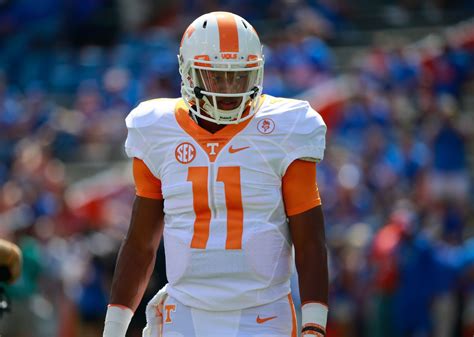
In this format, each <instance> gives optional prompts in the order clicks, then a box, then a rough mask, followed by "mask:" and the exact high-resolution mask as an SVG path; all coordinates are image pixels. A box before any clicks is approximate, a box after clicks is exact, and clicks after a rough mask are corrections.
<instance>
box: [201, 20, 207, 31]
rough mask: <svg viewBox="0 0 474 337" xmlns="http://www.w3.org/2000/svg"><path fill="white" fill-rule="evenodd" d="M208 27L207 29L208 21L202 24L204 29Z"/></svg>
mask: <svg viewBox="0 0 474 337" xmlns="http://www.w3.org/2000/svg"><path fill="white" fill-rule="evenodd" d="M206 27H207V20H206V21H204V23H203V24H202V28H204V29H206Z"/></svg>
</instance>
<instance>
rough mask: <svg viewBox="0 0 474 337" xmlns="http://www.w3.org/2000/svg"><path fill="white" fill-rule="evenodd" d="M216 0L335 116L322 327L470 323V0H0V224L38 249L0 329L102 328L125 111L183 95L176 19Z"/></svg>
mask: <svg viewBox="0 0 474 337" xmlns="http://www.w3.org/2000/svg"><path fill="white" fill-rule="evenodd" d="M213 10H229V11H232V12H235V13H237V14H239V15H241V16H243V17H245V18H247V19H248V20H249V21H250V22H251V23H252V24H253V25H254V26H255V28H256V29H257V31H258V32H259V34H260V37H261V39H262V41H263V43H264V44H265V50H264V51H265V56H266V64H265V83H264V91H265V92H266V93H269V94H272V95H276V96H280V95H281V96H286V97H297V98H303V99H307V100H309V101H310V102H311V103H312V105H313V107H314V108H315V109H316V110H318V111H319V112H320V113H321V114H322V115H323V117H324V118H325V120H326V122H327V124H328V126H329V133H328V138H327V140H328V141H327V143H328V147H327V151H326V155H325V160H324V161H323V163H322V164H321V165H319V166H318V181H319V185H320V191H321V194H322V198H323V205H324V212H325V216H326V228H327V239H328V246H329V255H330V282H331V294H330V308H331V310H330V318H329V334H328V335H329V336H331V337H390V336H397V337H400V336H402V337H415V336H416V337H422V336H437V337H467V336H469V337H472V335H473V333H474V212H473V202H474V193H473V188H474V187H473V184H472V181H473V179H472V178H473V165H474V158H473V153H474V151H473V145H474V144H473V143H474V138H473V130H474V118H473V116H474V95H473V93H474V81H473V80H474V77H473V74H474V20H473V15H474V3H473V2H472V1H468V0H464V1H446V0H436V1H434V0H431V1H428V0H426V1H422V0H400V1H396V0H393V1H389V0H385V1H373V0H361V1H354V2H353V1H347V0H306V1H303V0H274V1H270V0H261V1H250V0H220V1H219V0H206V1H199V2H198V1H191V0H175V1H173V3H171V2H168V1H159V0H154V1H153V0H142V1H128V0H67V1H62V0H42V1H35V0H2V1H0V237H2V238H8V239H11V240H13V241H14V242H17V243H18V244H19V245H20V246H21V248H22V251H23V254H24V270H23V276H22V278H21V279H20V280H19V281H18V282H17V283H16V284H15V285H13V286H9V287H7V291H8V293H9V295H10V296H11V298H12V300H13V312H12V313H10V314H7V315H5V316H4V317H3V318H1V319H0V335H2V336H3V337H46V336H47V337H51V336H57V337H75V336H81V337H88V336H100V335H101V328H102V322H103V317H104V313H105V308H106V304H107V296H108V292H109V289H110V282H111V277H112V273H113V268H114V259H115V256H116V253H117V250H118V246H119V243H120V239H121V237H122V236H123V234H124V232H125V231H126V229H127V226H128V221H129V216H130V210H131V202H132V200H133V195H134V193H133V187H132V181H131V174H130V165H129V161H128V160H127V159H126V158H125V155H124V151H123V142H124V139H125V137H126V129H125V125H124V122H123V119H124V117H125V116H126V114H127V113H128V111H129V110H130V109H131V108H133V107H134V106H136V105H137V103H138V102H139V101H141V100H146V99H149V98H155V97H176V96H178V95H179V83H180V79H179V76H178V70H177V60H176V54H177V51H178V43H179V41H180V38H181V34H182V32H183V31H184V29H185V27H186V26H187V25H188V24H189V23H190V22H192V20H193V19H194V18H195V17H197V16H199V15H201V14H203V13H205V12H208V11H213ZM157 268H163V260H162V259H159V260H158V261H157ZM161 277H162V275H161ZM163 282H164V280H163V278H161V279H160V278H159V275H156V274H155V276H154V277H153V279H152V282H151V283H150V289H149V292H148V293H147V298H149V297H150V296H151V294H152V293H153V291H155V290H156V289H157V288H158V287H159V286H160V284H162V283H163ZM297 303H298V302H297ZM143 324H144V322H143V315H137V317H136V318H135V319H134V322H133V324H132V327H131V331H130V334H129V336H140V332H139V331H140V330H139V329H140V328H141V327H142V325H143Z"/></svg>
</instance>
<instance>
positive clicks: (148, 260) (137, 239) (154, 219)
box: [103, 159, 164, 337]
mask: <svg viewBox="0 0 474 337" xmlns="http://www.w3.org/2000/svg"><path fill="white" fill-rule="evenodd" d="M133 166H134V167H133V172H134V178H135V185H136V188H137V196H136V198H135V201H134V204H133V211H132V217H131V221H130V227H129V230H128V233H127V235H126V237H125V238H124V240H123V242H122V245H121V248H120V251H119V254H118V259H117V264H116V267H115V272H114V277H113V281H112V290H111V295H110V305H109V307H108V309H107V316H106V320H105V327H104V334H103V336H104V337H125V333H126V331H127V328H128V324H129V323H130V320H131V318H132V316H133V313H134V311H135V310H136V308H137V307H138V304H139V303H140V301H141V299H142V297H143V294H144V292H145V289H146V287H147V285H148V282H149V280H150V276H151V273H152V272H153V267H154V265H155V258H156V251H157V249H158V245H159V243H160V240H161V235H162V233H163V218H164V213H163V199H162V197H161V183H160V182H159V180H158V179H156V178H154V177H153V176H151V175H150V174H151V173H150V172H149V170H148V169H147V167H146V166H145V164H144V163H143V162H142V161H140V160H138V159H134V165H133Z"/></svg>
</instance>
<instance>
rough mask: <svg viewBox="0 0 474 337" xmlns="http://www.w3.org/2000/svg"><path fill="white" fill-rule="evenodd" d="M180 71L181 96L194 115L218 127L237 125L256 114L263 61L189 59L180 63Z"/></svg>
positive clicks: (261, 81)
mask: <svg viewBox="0 0 474 337" xmlns="http://www.w3.org/2000/svg"><path fill="white" fill-rule="evenodd" d="M180 61H182V60H181V59H180ZM180 72H181V76H182V78H183V83H182V87H181V94H182V96H183V98H184V101H185V103H186V104H187V105H188V108H189V109H190V111H191V112H192V113H193V114H194V115H196V116H199V117H200V118H202V119H205V120H209V121H212V122H214V123H217V124H237V123H240V122H242V121H244V120H246V119H248V118H250V117H251V116H252V115H253V114H254V113H255V112H256V109H257V107H258V105H259V102H260V97H261V93H262V88H263V87H262V84H263V58H262V59H256V60H255V59H252V60H250V61H245V62H235V63H234V62H232V63H231V62H222V61H221V62H212V61H208V60H189V61H188V62H187V63H186V64H183V63H182V62H180ZM183 75H184V76H183ZM247 109H248V111H247ZM244 113H246V115H245V116H243V115H244Z"/></svg>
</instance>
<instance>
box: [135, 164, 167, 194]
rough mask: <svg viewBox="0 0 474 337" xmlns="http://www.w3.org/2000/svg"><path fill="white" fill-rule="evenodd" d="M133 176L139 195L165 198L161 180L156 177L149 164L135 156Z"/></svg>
mask: <svg viewBox="0 0 474 337" xmlns="http://www.w3.org/2000/svg"><path fill="white" fill-rule="evenodd" d="M133 178H134V180H135V189H136V194H137V195H138V196H139V197H144V198H150V199H160V200H161V199H163V194H162V193H161V180H160V179H158V178H156V177H155V176H154V175H153V173H151V171H150V169H149V168H148V166H146V164H145V163H144V162H143V161H142V160H140V159H138V158H133Z"/></svg>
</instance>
